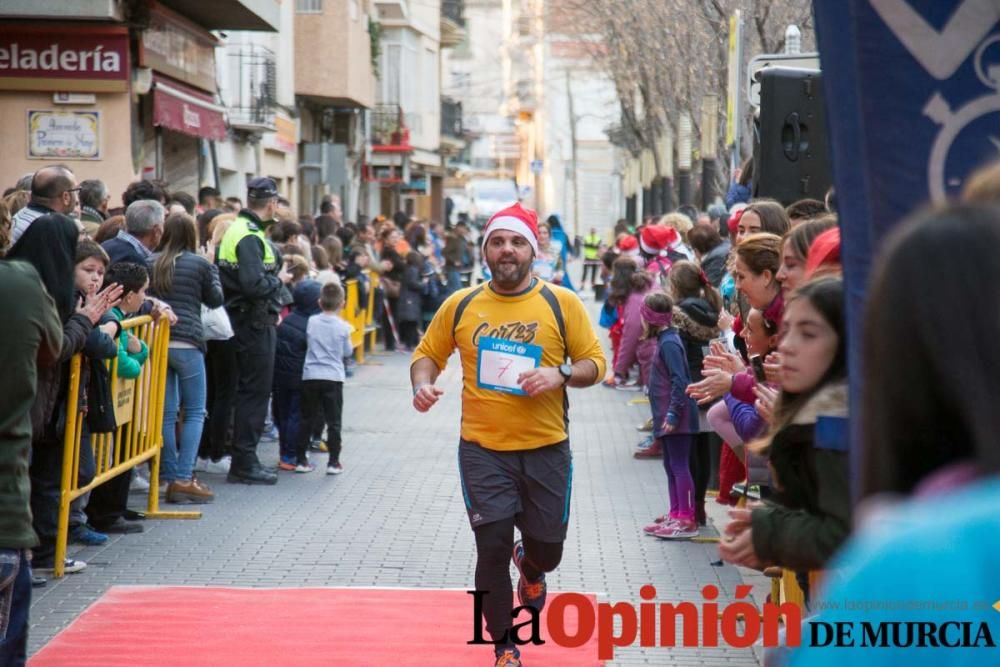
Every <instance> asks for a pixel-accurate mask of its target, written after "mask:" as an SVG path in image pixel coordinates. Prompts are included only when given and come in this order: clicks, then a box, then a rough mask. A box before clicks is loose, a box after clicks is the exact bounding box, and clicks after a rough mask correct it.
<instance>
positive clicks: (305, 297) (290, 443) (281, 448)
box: [271, 280, 322, 470]
mask: <svg viewBox="0 0 1000 667" xmlns="http://www.w3.org/2000/svg"><path fill="white" fill-rule="evenodd" d="M321 290H322V285H321V284H320V283H319V282H317V281H315V280H303V281H302V282H300V283H299V284H298V285H296V286H295V290H294V291H293V293H292V298H293V299H294V301H293V303H292V310H291V312H290V313H289V314H288V317H286V318H285V319H283V320H282V321H281V324H279V325H278V342H277V345H276V347H275V352H274V385H273V388H274V393H273V395H272V398H271V410H272V411H273V412H274V422H275V424H276V425H277V427H278V452H279V462H278V469H279V470H295V466H296V464H297V463H298V460H297V457H296V453H295V451H296V447H297V445H298V439H299V430H300V429H302V430H304V431H306V432H310V431H311V430H312V425H311V424H309V423H306V424H303V423H302V419H301V414H302V410H301V406H302V371H303V366H304V365H305V361H306V350H307V347H308V345H307V336H306V326H307V325H308V323H309V319H310V318H311V317H312V316H313V315H316V314H318V313H319V312H320V307H319V299H320V291H321Z"/></svg>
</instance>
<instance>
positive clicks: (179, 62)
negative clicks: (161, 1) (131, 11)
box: [139, 7, 217, 92]
mask: <svg viewBox="0 0 1000 667" xmlns="http://www.w3.org/2000/svg"><path fill="white" fill-rule="evenodd" d="M216 44H217V40H216V39H215V37H213V36H212V34H211V33H210V32H208V31H207V30H205V29H203V28H201V27H199V26H196V25H193V24H190V23H189V22H188V21H186V20H185V19H183V18H182V17H179V16H176V17H175V16H174V15H173V14H172V13H169V10H167V9H165V8H162V7H157V8H156V9H155V10H154V11H152V12H150V15H149V27H148V28H146V29H145V30H144V31H143V32H142V48H141V49H140V50H139V64H141V65H142V66H143V67H149V68H151V69H153V70H155V71H157V72H160V73H162V74H166V75H168V76H170V77H171V78H173V79H176V80H178V81H183V82H184V83H188V84H191V85H192V86H195V87H196V88H200V89H202V90H207V91H209V92H214V91H215V89H216V85H215V46H216Z"/></svg>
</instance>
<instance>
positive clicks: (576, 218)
mask: <svg viewBox="0 0 1000 667" xmlns="http://www.w3.org/2000/svg"><path fill="white" fill-rule="evenodd" d="M570 74H571V73H570V71H569V70H568V69H567V70H566V99H567V101H568V103H569V140H570V145H571V156H572V157H571V160H570V164H571V166H572V169H573V174H572V180H573V235H572V236H571V237H570V240H571V241H572V240H574V239H576V236H577V233H578V232H579V225H580V189H579V188H578V187H577V178H578V177H577V168H576V167H577V147H576V114H575V113H574V112H573V86H572V85H571V78H570Z"/></svg>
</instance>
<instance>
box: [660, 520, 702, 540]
mask: <svg viewBox="0 0 1000 667" xmlns="http://www.w3.org/2000/svg"><path fill="white" fill-rule="evenodd" d="M698 534H699V533H698V524H697V523H696V522H695V521H693V520H692V519H678V520H677V521H674V522H672V523H664V524H663V527H662V528H661V529H660V530H658V531H656V532H655V533H653V535H655V536H656V537H658V538H660V539H661V540H690V539H691V538H692V537H698Z"/></svg>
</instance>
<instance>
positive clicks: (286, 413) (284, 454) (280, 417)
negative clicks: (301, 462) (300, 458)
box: [271, 387, 312, 462]
mask: <svg viewBox="0 0 1000 667" xmlns="http://www.w3.org/2000/svg"><path fill="white" fill-rule="evenodd" d="M301 403H302V392H301V391H299V390H298V389H289V388H287V387H275V388H274V393H273V394H272V395H271V411H272V412H273V413H274V424H275V426H277V427H278V452H279V453H280V455H281V458H282V459H284V460H286V461H290V462H294V461H295V444H296V443H297V442H298V438H299V429H300V428H302V427H303V424H302V418H301V416H302V407H301ZM305 428H306V429H308V430H309V431H310V434H311V432H312V428H311V427H310V426H309V425H305Z"/></svg>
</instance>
